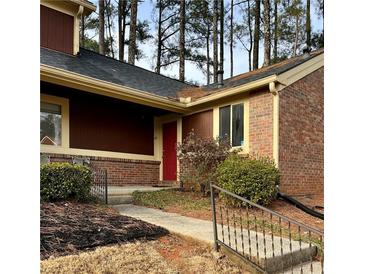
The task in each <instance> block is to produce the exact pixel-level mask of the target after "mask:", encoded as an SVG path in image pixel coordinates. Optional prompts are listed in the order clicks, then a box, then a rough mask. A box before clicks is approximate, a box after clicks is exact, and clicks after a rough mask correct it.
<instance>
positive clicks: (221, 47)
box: [219, 0, 224, 70]
mask: <svg viewBox="0 0 365 274" xmlns="http://www.w3.org/2000/svg"><path fill="white" fill-rule="evenodd" d="M219 13H220V16H219V22H220V29H219V34H220V36H219V37H220V41H219V62H220V66H219V69H220V70H224V66H223V62H224V0H220V9H219Z"/></svg>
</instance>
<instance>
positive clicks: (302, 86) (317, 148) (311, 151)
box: [279, 68, 324, 195]
mask: <svg viewBox="0 0 365 274" xmlns="http://www.w3.org/2000/svg"><path fill="white" fill-rule="evenodd" d="M323 95H324V94H323V68H321V69H318V70H316V71H315V72H312V73H311V74H309V75H307V76H306V77H304V78H302V79H300V80H299V81H297V82H295V83H293V84H292V85H290V86H288V87H286V88H285V89H283V90H281V91H280V97H279V98H280V99H279V112H280V114H279V124H280V129H279V168H280V171H281V179H280V190H281V191H282V192H284V193H288V194H291V195H299V194H319V195H323V149H324V146H323V141H324V139H323V138H324V134H323V118H324V117H323V109H324V106H323V104H324V101H323Z"/></svg>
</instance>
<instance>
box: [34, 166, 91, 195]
mask: <svg viewBox="0 0 365 274" xmlns="http://www.w3.org/2000/svg"><path fill="white" fill-rule="evenodd" d="M91 185H92V171H91V170H90V168H88V167H86V166H81V165H72V164H70V163H48V164H44V165H41V200H42V201H49V202H50V201H59V200H68V199H74V200H77V201H85V200H88V199H89V198H90V191H91Z"/></svg>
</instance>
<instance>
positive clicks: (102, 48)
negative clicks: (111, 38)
mask: <svg viewBox="0 0 365 274" xmlns="http://www.w3.org/2000/svg"><path fill="white" fill-rule="evenodd" d="M104 13H105V5H104V0H99V53H100V54H103V55H104V54H105V35H104V28H105V20H104V19H105V17H104V16H105V15H104Z"/></svg>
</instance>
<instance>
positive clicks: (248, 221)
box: [210, 184, 324, 273]
mask: <svg viewBox="0 0 365 274" xmlns="http://www.w3.org/2000/svg"><path fill="white" fill-rule="evenodd" d="M210 193H211V205H212V213H213V232H214V243H215V248H216V250H218V248H219V247H224V248H226V249H228V250H229V251H231V252H233V253H234V254H236V255H237V256H238V257H240V258H241V259H242V260H244V261H245V262H246V263H248V264H249V265H251V266H252V267H253V268H255V269H256V270H258V271H259V272H262V273H323V261H324V235H323V232H322V231H320V230H317V229H314V228H311V227H308V226H306V225H304V224H302V223H300V222H297V221H295V220H293V219H290V218H288V217H285V216H283V215H281V214H279V213H277V212H274V211H272V210H269V209H267V208H265V207H263V206H260V205H258V204H255V203H253V202H251V201H249V200H247V199H245V198H242V197H240V196H238V195H236V194H234V193H232V192H229V191H227V190H225V189H222V188H220V187H218V186H216V185H213V184H211V185H210ZM217 194H218V195H219V196H220V197H221V198H222V199H224V200H225V201H226V203H222V202H221V199H219V201H218V199H217V198H216V196H217ZM229 202H230V203H229ZM229 204H235V205H236V206H234V207H233V206H229ZM237 205H238V206H237Z"/></svg>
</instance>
